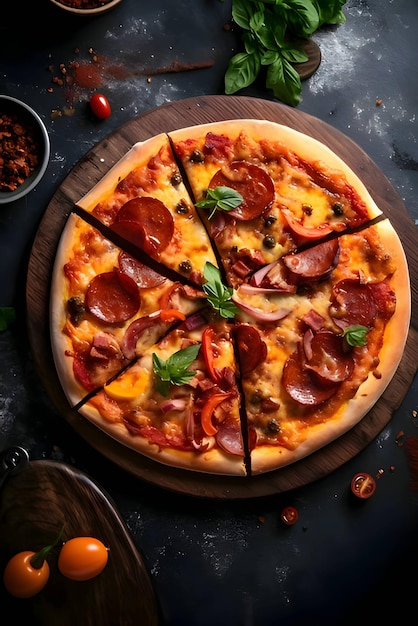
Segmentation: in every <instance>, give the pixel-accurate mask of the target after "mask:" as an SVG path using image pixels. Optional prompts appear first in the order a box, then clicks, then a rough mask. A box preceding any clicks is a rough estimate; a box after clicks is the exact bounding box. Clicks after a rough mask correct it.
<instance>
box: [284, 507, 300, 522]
mask: <svg viewBox="0 0 418 626" xmlns="http://www.w3.org/2000/svg"><path fill="white" fill-rule="evenodd" d="M280 518H281V520H282V522H283V523H284V524H286V526H292V525H293V524H296V522H297V521H298V519H299V513H298V510H297V509H296V508H295V507H294V506H286V507H285V508H284V509H283V511H282V512H281V513H280Z"/></svg>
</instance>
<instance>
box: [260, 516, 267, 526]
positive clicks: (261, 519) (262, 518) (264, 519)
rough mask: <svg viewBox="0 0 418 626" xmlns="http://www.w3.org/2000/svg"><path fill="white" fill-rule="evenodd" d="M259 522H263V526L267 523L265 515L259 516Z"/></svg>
mask: <svg viewBox="0 0 418 626" xmlns="http://www.w3.org/2000/svg"><path fill="white" fill-rule="evenodd" d="M258 521H259V522H261V523H262V524H264V522H265V521H266V518H265V517H264V515H259V516H258Z"/></svg>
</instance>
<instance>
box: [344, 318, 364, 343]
mask: <svg viewBox="0 0 418 626" xmlns="http://www.w3.org/2000/svg"><path fill="white" fill-rule="evenodd" d="M368 332H369V329H368V328H367V326H362V325H361V324H355V325H354V326H348V328H345V329H344V331H343V337H344V339H345V340H346V342H347V343H348V345H349V346H356V347H358V346H364V345H366V343H367V339H366V335H367V333H368Z"/></svg>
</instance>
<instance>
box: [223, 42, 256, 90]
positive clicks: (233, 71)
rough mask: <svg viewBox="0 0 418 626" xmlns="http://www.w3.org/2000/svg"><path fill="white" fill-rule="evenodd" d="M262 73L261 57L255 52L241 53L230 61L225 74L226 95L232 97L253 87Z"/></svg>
mask: <svg viewBox="0 0 418 626" xmlns="http://www.w3.org/2000/svg"><path fill="white" fill-rule="evenodd" d="M259 71H260V57H259V55H258V53H256V52H254V53H252V54H248V53H246V52H239V53H238V54H236V55H235V56H233V57H232V59H230V61H229V63H228V67H227V69H226V73H225V93H226V94H227V95H231V94H233V93H235V92H236V91H239V90H240V89H244V87H248V85H251V83H253V82H254V81H255V79H256V78H257V75H258V73H259Z"/></svg>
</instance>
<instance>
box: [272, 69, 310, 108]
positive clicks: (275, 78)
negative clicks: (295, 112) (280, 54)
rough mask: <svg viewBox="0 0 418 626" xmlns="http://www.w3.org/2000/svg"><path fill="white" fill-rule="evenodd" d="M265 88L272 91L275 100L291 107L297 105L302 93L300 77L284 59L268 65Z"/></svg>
mask: <svg viewBox="0 0 418 626" xmlns="http://www.w3.org/2000/svg"><path fill="white" fill-rule="evenodd" d="M266 86H267V87H268V89H272V90H273V93H274V95H275V96H276V98H278V99H279V100H281V101H282V102H284V103H285V104H289V105H291V106H297V105H298V104H299V102H300V93H301V91H302V83H301V80H300V76H299V74H298V73H297V71H296V70H295V68H294V67H293V66H292V65H291V64H290V63H289V61H286V59H283V58H281V59H278V60H277V61H276V62H275V63H272V64H271V65H269V67H268V69H267V79H266Z"/></svg>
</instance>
